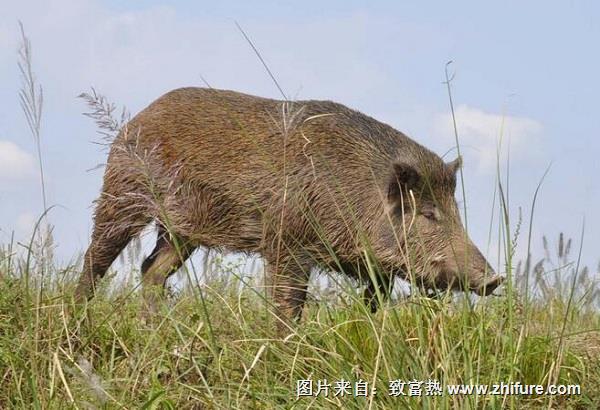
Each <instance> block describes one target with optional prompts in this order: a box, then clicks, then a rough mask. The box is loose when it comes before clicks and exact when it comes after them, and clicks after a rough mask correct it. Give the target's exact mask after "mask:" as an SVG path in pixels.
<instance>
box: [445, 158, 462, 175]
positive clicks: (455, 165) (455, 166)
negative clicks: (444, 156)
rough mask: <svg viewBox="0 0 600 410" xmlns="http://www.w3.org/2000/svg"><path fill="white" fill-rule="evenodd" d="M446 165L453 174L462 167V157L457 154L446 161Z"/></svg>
mask: <svg viewBox="0 0 600 410" xmlns="http://www.w3.org/2000/svg"><path fill="white" fill-rule="evenodd" d="M446 166H447V167H448V169H449V170H450V172H452V174H454V175H455V174H456V172H458V170H459V169H461V168H462V157H461V156H460V155H459V156H458V157H457V158H456V159H455V160H454V161H451V162H448V163H447V164H446Z"/></svg>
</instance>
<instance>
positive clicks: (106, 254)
mask: <svg viewBox="0 0 600 410" xmlns="http://www.w3.org/2000/svg"><path fill="white" fill-rule="evenodd" d="M147 222H149V220H148V219H146V218H144V217H143V216H142V215H140V214H137V213H128V212H126V211H125V210H123V209H119V207H116V206H115V205H114V203H113V202H112V201H110V200H108V199H107V198H106V197H101V198H100V200H99V202H98V206H97V208H96V212H95V217H94V230H93V232H92V240H91V243H90V246H89V247H88V249H87V251H86V253H85V256H84V261H83V272H82V273H81V276H80V277H79V283H78V284H77V288H76V289H75V302H76V303H81V302H83V301H84V300H86V299H89V298H91V297H93V296H94V294H95V292H96V285H97V283H98V281H99V280H100V279H101V278H102V277H103V276H104V275H105V274H106V271H107V270H108V268H110V265H112V263H113V261H114V260H115V259H116V258H117V256H119V253H121V251H122V250H123V249H124V248H125V246H127V244H128V243H129V241H130V240H131V238H133V237H134V236H135V235H137V234H138V233H139V232H140V231H141V230H142V229H143V228H144V226H145V225H146V224H147Z"/></svg>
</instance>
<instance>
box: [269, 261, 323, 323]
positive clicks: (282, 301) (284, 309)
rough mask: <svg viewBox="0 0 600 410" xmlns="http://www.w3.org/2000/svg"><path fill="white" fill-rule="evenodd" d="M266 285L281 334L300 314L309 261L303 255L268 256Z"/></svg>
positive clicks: (310, 265) (306, 284)
mask: <svg viewBox="0 0 600 410" xmlns="http://www.w3.org/2000/svg"><path fill="white" fill-rule="evenodd" d="M266 259H267V287H268V290H269V293H270V296H271V300H272V301H273V305H274V306H275V311H276V314H277V317H278V320H277V328H278V330H279V331H280V332H281V333H283V332H285V331H287V330H289V329H290V325H291V324H292V322H293V321H295V320H297V319H298V318H299V317H300V316H301V314H302V308H303V306H304V302H305V301H306V290H307V287H308V280H309V278H310V271H311V268H312V263H311V262H310V259H308V258H307V257H305V256H304V255H297V254H296V255H295V254H291V253H287V252H286V253H285V254H283V255H279V257H267V258H266Z"/></svg>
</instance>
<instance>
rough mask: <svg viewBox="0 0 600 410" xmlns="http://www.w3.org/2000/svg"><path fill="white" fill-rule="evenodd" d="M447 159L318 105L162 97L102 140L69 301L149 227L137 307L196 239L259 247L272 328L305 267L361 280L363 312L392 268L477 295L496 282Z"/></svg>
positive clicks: (300, 285) (219, 96)
mask: <svg viewBox="0 0 600 410" xmlns="http://www.w3.org/2000/svg"><path fill="white" fill-rule="evenodd" d="M460 162H461V161H460V159H457V160H455V161H452V162H449V163H444V161H443V160H442V159H441V158H440V157H439V156H437V155H436V154H434V153H433V152H431V151H429V150H428V149H426V148H425V147H423V146H421V145H419V144H418V143H417V142H415V141H413V140H412V139H410V138H409V137H407V136H406V135H404V134H403V133H401V132H399V131H397V130H395V129H394V128H392V127H390V126H388V125H386V124H384V123H381V122H379V121H377V120H375V119H373V118H371V117H368V116H367V115H365V114H362V113H360V112H358V111H355V110H352V109H350V108H347V107H345V106H344V105H341V104H338V103H334V102H330V101H314V100H310V101H296V102H293V103H292V102H287V101H278V100H273V99H268V98H260V97H255V96H251V95H247V94H242V93H239V92H234V91H225V90H215V89H206V88H181V89H177V90H174V91H171V92H169V93H167V94H165V95H163V96H162V97H160V98H159V99H157V100H156V101H154V102H153V103H152V104H151V105H150V106H148V107H147V108H146V109H144V110H143V111H141V112H140V113H139V114H138V115H137V116H135V117H134V118H133V119H132V120H131V121H130V122H129V123H128V124H127V125H126V127H124V129H123V130H122V131H121V132H120V134H119V135H118V136H117V137H116V138H115V140H114V142H113V144H112V146H111V150H110V153H109V157H108V163H107V166H106V171H105V174H104V183H103V188H102V193H101V195H100V197H99V199H98V200H97V206H96V210H95V217H94V229H93V233H92V239H91V244H90V246H89V248H88V250H87V252H86V254H85V261H84V267H83V272H82V275H81V277H80V280H79V284H78V286H77V289H76V298H77V300H79V301H82V300H83V299H84V298H86V297H88V298H89V297H91V296H92V295H93V294H94V289H95V286H96V283H97V280H98V279H100V278H101V277H102V276H103V275H104V274H105V273H106V271H107V269H108V268H109V267H110V265H111V264H112V262H113V261H114V260H115V258H116V257H117V256H118V255H119V253H120V252H121V251H122V250H123V248H124V247H125V246H126V245H127V243H128V242H129V241H130V240H131V239H132V237H134V236H135V235H137V234H139V233H140V231H141V230H142V229H143V228H144V227H145V226H147V225H148V224H149V223H150V222H152V221H155V222H156V224H157V226H158V231H159V232H158V239H157V242H156V246H155V248H154V250H153V251H152V253H151V254H150V256H148V258H147V259H146V260H144V262H143V264H142V277H143V280H142V282H143V285H144V286H143V288H144V295H145V297H146V298H147V300H148V303H149V304H150V306H152V305H153V304H154V303H155V300H154V299H155V298H156V297H160V295H159V294H160V292H162V287H163V286H164V284H165V281H166V279H167V278H168V277H169V275H171V274H172V273H173V272H175V271H176V270H177V269H178V268H179V267H180V266H181V265H182V263H183V262H184V261H185V260H186V259H187V258H188V257H189V256H190V255H191V254H192V253H193V252H194V250H195V249H197V248H198V247H200V246H203V247H206V248H217V249H221V250H227V251H238V252H252V253H254V252H257V253H259V254H260V255H262V257H263V258H264V260H265V262H266V267H267V274H268V275H267V276H268V286H269V288H270V293H271V296H272V300H273V303H274V306H275V307H276V312H277V315H278V317H279V318H281V319H282V323H283V322H287V321H289V320H290V319H293V318H296V317H298V316H299V315H300V314H301V311H302V307H303V304H304V301H305V298H306V289H307V282H308V280H309V275H310V272H311V270H312V269H313V268H321V269H328V270H335V271H339V272H343V273H345V274H347V275H351V276H353V277H355V278H358V279H361V280H363V281H366V282H367V287H366V290H365V299H366V301H367V302H368V303H369V304H370V305H371V308H372V309H373V310H375V309H376V308H377V300H378V298H377V297H376V294H377V293H378V292H379V294H380V295H383V296H385V295H387V294H388V293H389V291H390V283H391V281H392V279H393V278H394V277H396V276H398V277H401V278H405V279H412V280H413V281H414V282H415V283H417V284H419V285H420V286H423V287H425V288H438V289H440V288H441V289H449V288H451V289H461V290H465V291H475V292H476V293H478V294H481V295H486V294H489V293H490V292H492V291H493V290H494V289H495V288H496V287H497V286H498V285H499V284H500V283H501V281H502V278H501V276H499V275H497V274H496V273H494V271H493V269H492V268H491V267H490V266H489V264H488V262H487V261H486V259H485V258H484V257H483V255H482V254H481V253H480V252H479V250H478V249H477V247H476V246H475V245H474V244H473V243H472V241H471V240H470V239H469V238H468V236H467V235H466V233H465V230H464V228H463V225H462V223H461V221H460V215H459V211H458V208H457V204H456V201H455V199H454V192H455V188H456V173H457V170H458V169H459V167H460V166H461V163H460ZM368 265H371V266H376V267H377V269H375V271H376V272H377V274H376V275H373V274H371V275H369V273H368V272H369V269H367V268H368ZM373 271H374V270H373V269H371V272H373ZM156 289H159V291H158V292H157V291H156Z"/></svg>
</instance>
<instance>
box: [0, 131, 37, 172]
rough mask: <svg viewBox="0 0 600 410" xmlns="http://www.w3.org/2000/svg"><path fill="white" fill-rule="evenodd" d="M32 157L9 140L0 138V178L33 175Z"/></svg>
mask: <svg viewBox="0 0 600 410" xmlns="http://www.w3.org/2000/svg"><path fill="white" fill-rule="evenodd" d="M34 163H35V162H34V160H33V157H32V156H31V155H30V154H29V153H28V152H26V151H24V150H22V149H21V148H19V146H17V145H16V144H14V143H12V142H10V141H2V140H0V179H4V180H8V179H10V180H13V179H19V178H24V177H29V176H31V175H33V173H34V170H35V165H34Z"/></svg>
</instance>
